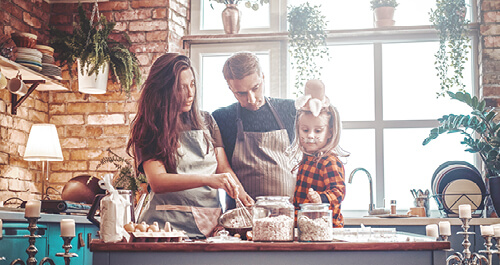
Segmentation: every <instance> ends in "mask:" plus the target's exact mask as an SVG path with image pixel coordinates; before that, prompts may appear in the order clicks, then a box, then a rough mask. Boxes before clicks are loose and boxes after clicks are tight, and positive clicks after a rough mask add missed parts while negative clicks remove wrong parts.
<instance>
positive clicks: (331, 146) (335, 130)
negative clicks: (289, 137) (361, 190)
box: [290, 104, 350, 160]
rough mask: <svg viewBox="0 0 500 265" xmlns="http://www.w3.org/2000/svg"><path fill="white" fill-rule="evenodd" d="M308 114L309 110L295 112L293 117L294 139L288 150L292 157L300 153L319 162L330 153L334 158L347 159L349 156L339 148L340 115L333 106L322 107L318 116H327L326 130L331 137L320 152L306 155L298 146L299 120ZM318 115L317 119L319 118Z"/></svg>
mask: <svg viewBox="0 0 500 265" xmlns="http://www.w3.org/2000/svg"><path fill="white" fill-rule="evenodd" d="M306 113H310V114H312V112H311V111H309V110H301V109H299V110H297V115H296V116H295V139H294V140H293V143H292V146H291V148H290V152H291V154H292V156H293V157H298V156H299V155H300V153H303V154H307V155H312V156H315V157H316V158H315V160H319V159H320V158H321V157H323V156H325V155H328V154H330V153H332V154H334V155H336V156H342V157H347V156H349V155H350V153H349V152H347V151H345V150H344V149H342V148H341V147H340V146H339V142H340V135H341V131H342V123H341V121H340V115H339V112H338V111H337V108H335V107H334V106H333V105H331V104H329V105H328V106H327V107H323V108H322V109H321V112H320V114H319V115H328V116H329V117H328V130H330V132H331V133H332V137H330V139H328V140H327V143H326V145H325V146H324V147H323V148H321V149H320V150H318V151H316V152H315V153H314V154H310V153H307V152H306V151H305V150H304V148H303V147H302V146H301V145H300V136H299V127H300V126H299V118H300V117H301V116H302V115H304V114H306ZM319 115H318V117H319Z"/></svg>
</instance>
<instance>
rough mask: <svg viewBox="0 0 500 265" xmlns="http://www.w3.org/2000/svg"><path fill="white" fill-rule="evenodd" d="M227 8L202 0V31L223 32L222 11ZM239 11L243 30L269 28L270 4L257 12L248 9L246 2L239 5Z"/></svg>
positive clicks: (261, 7)
mask: <svg viewBox="0 0 500 265" xmlns="http://www.w3.org/2000/svg"><path fill="white" fill-rule="evenodd" d="M225 8H226V6H225V5H224V4H219V3H216V2H212V1H209V0H202V3H201V14H202V19H201V21H200V22H201V25H200V29H201V30H217V29H220V30H222V17H221V14H222V10H224V9H225ZM238 9H239V10H240V11H241V22H240V23H241V24H240V27H241V29H246V28H269V27H270V22H269V21H270V19H269V4H264V5H262V6H259V9H258V10H257V11H254V10H253V9H251V8H246V7H245V3H244V2H240V3H239V4H238Z"/></svg>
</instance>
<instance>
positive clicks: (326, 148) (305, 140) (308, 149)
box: [292, 80, 349, 227]
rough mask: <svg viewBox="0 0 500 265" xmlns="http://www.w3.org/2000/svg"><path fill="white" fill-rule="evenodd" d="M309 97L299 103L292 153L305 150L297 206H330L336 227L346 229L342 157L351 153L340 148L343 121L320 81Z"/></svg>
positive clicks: (310, 86)
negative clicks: (324, 204)
mask: <svg viewBox="0 0 500 265" xmlns="http://www.w3.org/2000/svg"><path fill="white" fill-rule="evenodd" d="M304 94H305V95H304V96H303V97H300V98H299V99H297V101H296V107H297V116H296V122H295V126H296V132H295V141H294V144H293V146H292V150H295V151H296V152H298V150H300V151H302V153H303V157H302V161H301V162H300V163H299V165H298V173H297V184H296V186H295V193H294V198H293V204H294V205H295V210H296V211H297V210H299V209H300V204H302V203H329V204H330V209H331V210H332V213H333V226H334V227H343V226H344V219H343V217H342V213H341V212H340V204H341V203H342V200H343V199H344V196H345V183H344V166H343V164H342V162H341V161H340V160H339V158H338V157H339V156H348V155H349V153H348V152H346V151H344V150H342V148H340V146H339V145H338V144H339V141H340V131H341V122H340V119H339V114H338V111H337V109H336V108H335V107H334V106H332V105H331V104H330V102H329V100H328V98H327V97H326V96H325V87H324V84H323V82H321V81H319V80H310V81H308V82H307V83H306V86H305V93H304Z"/></svg>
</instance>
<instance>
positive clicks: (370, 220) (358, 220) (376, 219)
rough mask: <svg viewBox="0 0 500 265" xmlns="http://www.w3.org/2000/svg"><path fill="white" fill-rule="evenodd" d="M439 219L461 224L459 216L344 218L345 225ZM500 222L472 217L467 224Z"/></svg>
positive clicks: (419, 223)
mask: <svg viewBox="0 0 500 265" xmlns="http://www.w3.org/2000/svg"><path fill="white" fill-rule="evenodd" d="M440 221H449V222H450V223H451V225H462V222H461V221H460V219H459V218H429V217H404V218H381V217H363V218H349V217H348V218H344V225H345V226H359V225H361V224H363V225H366V226H368V225H381V226H399V225H415V226H425V225H428V224H437V223H439V222H440ZM492 224H500V218H472V220H471V222H470V223H469V225H492Z"/></svg>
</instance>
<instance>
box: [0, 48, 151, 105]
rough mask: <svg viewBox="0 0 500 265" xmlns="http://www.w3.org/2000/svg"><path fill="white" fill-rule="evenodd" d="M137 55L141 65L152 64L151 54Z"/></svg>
mask: <svg viewBox="0 0 500 265" xmlns="http://www.w3.org/2000/svg"><path fill="white" fill-rule="evenodd" d="M136 57H137V61H138V62H139V65H140V66H143V65H149V64H151V61H150V60H149V56H148V55H146V54H140V55H137V56H136ZM0 104H2V102H1V101H0Z"/></svg>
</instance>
